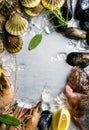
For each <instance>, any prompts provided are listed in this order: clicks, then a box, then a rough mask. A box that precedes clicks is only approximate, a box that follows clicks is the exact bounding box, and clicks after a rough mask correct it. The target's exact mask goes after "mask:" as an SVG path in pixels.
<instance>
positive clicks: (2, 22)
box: [0, 14, 6, 33]
mask: <svg viewBox="0 0 89 130" xmlns="http://www.w3.org/2000/svg"><path fill="white" fill-rule="evenodd" d="M5 22H6V18H5V16H3V15H2V14H0V33H3V32H4V25H5Z"/></svg>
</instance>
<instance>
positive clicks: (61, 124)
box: [52, 107, 71, 130]
mask: <svg viewBox="0 0 89 130" xmlns="http://www.w3.org/2000/svg"><path fill="white" fill-rule="evenodd" d="M70 120H71V116H70V112H69V110H68V109H67V108H64V107H63V108H60V109H58V110H57V111H55V112H54V113H53V118H52V130H68V129H69V126H70Z"/></svg>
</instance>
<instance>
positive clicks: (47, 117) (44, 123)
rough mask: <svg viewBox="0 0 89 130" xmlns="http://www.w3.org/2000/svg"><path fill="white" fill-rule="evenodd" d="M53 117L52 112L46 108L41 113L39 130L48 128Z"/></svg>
mask: <svg viewBox="0 0 89 130" xmlns="http://www.w3.org/2000/svg"><path fill="white" fill-rule="evenodd" d="M51 119H52V113H51V112H50V111H48V110H45V111H43V112H42V113H41V117H40V121H39V124H38V129H39V130H48V128H49V126H50V124H51Z"/></svg>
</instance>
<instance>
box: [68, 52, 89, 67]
mask: <svg viewBox="0 0 89 130" xmlns="http://www.w3.org/2000/svg"><path fill="white" fill-rule="evenodd" d="M66 61H67V63H68V64H69V65H72V66H76V65H77V66H80V67H82V68H85V67H86V66H88V65H89V53H84V52H83V53H82V52H71V53H69V54H68V55H67V59H66Z"/></svg>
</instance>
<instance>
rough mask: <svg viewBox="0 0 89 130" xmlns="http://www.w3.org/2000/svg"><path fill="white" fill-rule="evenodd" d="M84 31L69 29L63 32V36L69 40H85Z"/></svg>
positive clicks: (75, 28)
mask: <svg viewBox="0 0 89 130" xmlns="http://www.w3.org/2000/svg"><path fill="white" fill-rule="evenodd" d="M86 33H87V32H86V31H84V30H82V29H80V28H77V27H69V28H67V29H66V30H65V36H66V37H68V38H70V39H76V40H77V39H86Z"/></svg>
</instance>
